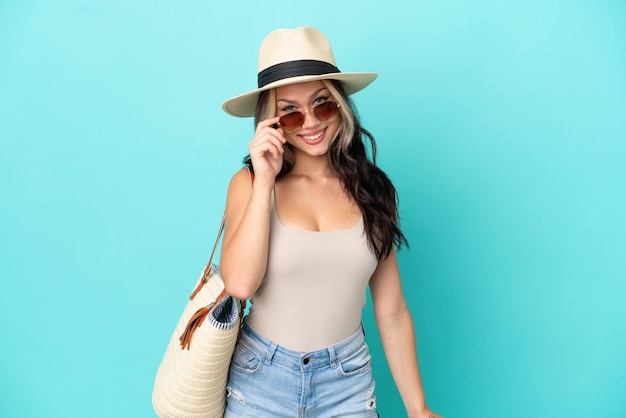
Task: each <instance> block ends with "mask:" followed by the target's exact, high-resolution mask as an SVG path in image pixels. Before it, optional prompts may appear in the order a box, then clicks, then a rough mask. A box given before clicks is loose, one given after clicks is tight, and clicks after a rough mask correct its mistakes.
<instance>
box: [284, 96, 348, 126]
mask: <svg viewBox="0 0 626 418" xmlns="http://www.w3.org/2000/svg"><path fill="white" fill-rule="evenodd" d="M330 103H334V104H335V109H334V114H333V115H332V116H330V117H327V118H321V117H319V116H318V114H317V113H316V112H315V111H316V110H317V109H318V108H319V107H320V106H325V105H328V104H330ZM340 107H341V105H340V104H339V103H337V102H334V101H332V100H329V101H326V102H324V103H320V104H318V105H317V106H315V107H313V108H312V109H309V110H305V111H304V112H301V111H299V110H296V111H295V112H290V113H287V114H285V115H282V116H281V117H280V119H278V126H280V127H281V128H283V129H284V130H285V131H287V132H294V131H297V130H298V129H300V128H302V125H304V121H305V119H306V114H307V113H310V112H313V114H314V115H315V117H316V118H317V119H319V120H321V121H322V122H325V121H327V120H330V119H332V118H334V117H335V116H337V114H338V113H339V108H340ZM320 111H322V109H320ZM295 114H300V115H301V116H302V120H301V123H300V124H299V125H298V126H297V127H295V128H293V129H287V128H286V127H285V126H284V125H283V124H282V123H281V120H282V119H283V118H284V117H287V116H290V115H295Z"/></svg>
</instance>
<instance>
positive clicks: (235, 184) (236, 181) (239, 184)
mask: <svg viewBox="0 0 626 418" xmlns="http://www.w3.org/2000/svg"><path fill="white" fill-rule="evenodd" d="M253 176H254V175H253V174H252V172H251V171H250V169H249V168H247V167H244V168H242V169H240V170H238V171H237V172H236V173H235V174H234V175H233V176H232V177H231V179H230V184H229V186H228V193H229V194H230V193H231V192H240V191H246V190H247V191H250V190H251V189H252V178H253Z"/></svg>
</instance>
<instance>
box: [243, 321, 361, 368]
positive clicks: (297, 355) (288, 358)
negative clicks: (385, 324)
mask: <svg viewBox="0 0 626 418" xmlns="http://www.w3.org/2000/svg"><path fill="white" fill-rule="evenodd" d="M239 343H240V344H242V345H244V346H247V347H249V348H250V349H252V350H253V351H254V352H256V353H257V354H259V355H260V356H261V360H262V361H263V362H264V363H265V364H267V365H269V364H271V363H278V364H282V365H284V366H287V367H291V368H295V369H301V368H302V369H315V368H319V367H325V366H329V365H330V366H331V367H332V368H335V367H336V365H337V363H338V362H341V361H343V360H344V359H346V358H348V357H350V356H351V355H352V354H354V353H356V352H357V351H359V350H360V349H362V347H363V346H364V345H365V333H364V331H363V326H362V325H361V326H359V328H358V329H357V330H356V331H355V332H354V333H353V334H352V335H350V336H349V337H348V338H346V339H344V340H343V341H340V342H338V343H337V344H333V345H331V346H330V347H326V348H323V349H321V350H316V351H310V352H301V351H292V350H289V349H286V348H285V347H282V346H280V345H278V344H276V343H274V342H272V341H270V340H268V339H267V338H265V337H263V336H262V335H260V334H259V333H257V332H256V331H255V330H253V329H252V328H251V327H250V326H249V325H248V324H247V323H246V322H245V321H244V324H243V326H242V329H241V336H240V341H239Z"/></svg>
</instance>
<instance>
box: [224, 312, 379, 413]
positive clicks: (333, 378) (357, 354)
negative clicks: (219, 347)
mask: <svg viewBox="0 0 626 418" xmlns="http://www.w3.org/2000/svg"><path fill="white" fill-rule="evenodd" d="M374 386H375V383H374V378H373V377H372V368H371V356H370V354H369V349H368V347H367V344H366V343H365V336H364V334H363V330H362V328H359V329H358V330H357V331H356V332H355V333H354V334H353V335H351V336H350V337H348V338H346V339H345V340H344V341H341V342H340V343H338V344H335V345H333V346H331V347H328V348H325V349H323V350H319V351H315V352H310V353H305V352H296V351H291V350H287V349H285V348H283V347H281V346H278V345H276V344H274V343H273V342H271V341H269V340H267V339H266V338H264V337H262V336H261V335H259V334H258V333H257V332H255V331H254V330H253V329H252V328H250V327H249V326H248V325H247V324H245V323H244V325H243V327H242V330H241V336H240V338H239V341H238V342H237V346H236V348H235V353H234V354H233V359H232V361H231V365H230V372H229V376H228V384H227V398H226V412H225V413H224V418H281V417H284V418H296V417H297V418H304V417H306V418H313V417H314V418H326V417H328V418H330V417H346V418H347V417H352V418H370V417H372V418H373V417H377V416H378V414H377V412H376V398H375V396H374Z"/></svg>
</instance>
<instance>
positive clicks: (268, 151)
mask: <svg viewBox="0 0 626 418" xmlns="http://www.w3.org/2000/svg"><path fill="white" fill-rule="evenodd" d="M278 119H279V118H278V117H275V118H270V119H266V120H264V121H262V122H259V124H258V125H257V127H256V132H255V133H254V138H252V141H250V144H249V145H248V148H249V150H250V159H251V160H252V167H253V168H254V177H255V181H259V180H260V181H266V182H273V181H275V179H276V175H277V174H278V173H279V172H280V169H281V168H282V166H283V153H284V152H285V150H284V148H283V145H284V144H285V142H286V140H285V137H284V136H283V130H282V129H281V128H278V129H276V128H273V127H272V126H273V125H275V124H277V123H278Z"/></svg>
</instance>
